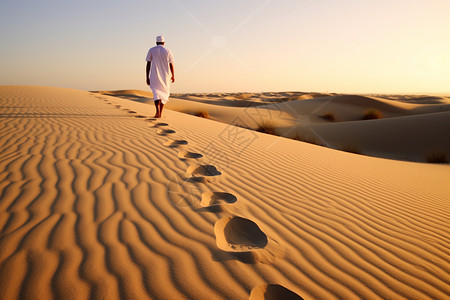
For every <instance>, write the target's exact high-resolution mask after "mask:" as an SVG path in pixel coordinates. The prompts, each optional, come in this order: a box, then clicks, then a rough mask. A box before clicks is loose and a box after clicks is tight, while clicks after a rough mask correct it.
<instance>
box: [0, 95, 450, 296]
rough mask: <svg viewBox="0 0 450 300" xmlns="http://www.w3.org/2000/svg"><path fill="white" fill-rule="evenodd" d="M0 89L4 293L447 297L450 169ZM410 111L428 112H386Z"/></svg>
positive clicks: (121, 102)
mask: <svg viewBox="0 0 450 300" xmlns="http://www.w3.org/2000/svg"><path fill="white" fill-rule="evenodd" d="M0 99H1V105H0V109H1V115H2V118H0V124H1V128H2V130H1V134H0V145H1V157H0V178H1V181H0V199H1V200H0V291H1V295H2V298H4V299H19V298H20V299H51V298H56V299H119V298H122V299H249V298H250V299H276V298H277V297H282V298H285V299H289V298H287V297H291V298H292V299H301V298H303V299H446V298H448V295H450V288H449V286H450V285H449V283H450V275H449V274H450V268H449V264H448V257H449V255H450V248H449V245H450V233H449V230H448V224H449V223H450V210H449V203H450V193H449V190H448V187H449V186H450V176H449V175H450V169H449V167H448V165H434V164H422V163H411V162H403V161H395V160H386V159H380V158H374V157H367V156H361V155H354V154H350V153H346V152H342V151H336V150H333V149H328V148H325V147H319V146H316V145H311V144H307V143H301V142H299V141H295V140H292V139H286V138H282V137H279V136H274V135H267V134H262V133H259V132H255V131H253V130H248V129H245V128H241V127H235V126H231V125H229V124H226V123H223V122H216V121H214V120H208V119H203V118H197V117H194V116H191V115H187V114H182V113H179V112H176V111H171V110H167V111H165V117H164V118H162V119H159V120H156V119H152V118H149V117H148V116H149V115H153V113H154V110H153V107H152V106H149V105H148V104H145V103H140V102H138V101H130V100H128V99H124V98H121V97H113V96H107V95H99V94H94V93H89V92H84V91H77V90H69V89H60V88H47V87H1V88H0ZM316 100H317V99H316ZM180 101H181V100H180ZM294 101H296V100H294ZM299 101H311V100H299ZM286 102H287V101H284V102H283V103H286ZM289 102H291V101H289ZM306 103H307V102H306ZM235 108H236V107H230V109H235ZM269 111H270V110H269ZM266 112H267V110H266ZM393 113H394V114H395V113H397V112H396V111H394V112H393ZM288 114H289V113H287V112H283V114H282V115H283V116H287V115H288ZM432 115H433V116H432V117H435V116H441V115H442V116H443V117H442V119H439V122H442V121H444V120H445V119H447V118H448V113H447V112H442V113H433V114H432ZM136 116H143V117H142V118H137V117H136ZM401 118H431V117H430V116H429V115H427V114H421V115H410V116H401V117H399V118H397V117H392V118H386V119H383V120H380V121H384V122H400V121H401ZM291 120H292V119H286V120H283V122H286V123H287V122H290V121H291ZM414 120H416V121H418V122H419V121H420V122H425V121H424V120H422V119H420V120H419V119H414ZM378 121H379V120H374V121H361V122H367V124H370V122H371V123H372V124H373V123H375V122H378ZM439 122H437V123H439ZM345 123H346V122H342V123H336V125H342V126H345ZM350 123H352V122H350ZM321 124H325V123H324V122H322V123H321ZM360 124H363V123H360ZM386 124H387V123H386ZM424 124H425V123H424ZM317 125H320V124H317ZM325 125H328V124H325ZM367 126H369V125H367ZM386 126H387V127H389V126H388V125H386ZM197 154H198V155H197ZM209 177H212V178H209ZM300 297H301V298H300Z"/></svg>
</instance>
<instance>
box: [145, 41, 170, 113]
mask: <svg viewBox="0 0 450 300" xmlns="http://www.w3.org/2000/svg"><path fill="white" fill-rule="evenodd" d="M146 61H147V67H146V78H147V85H149V86H150V88H151V89H152V93H153V100H154V101H155V107H156V114H155V118H161V115H162V111H163V108H164V104H166V103H167V101H169V95H170V81H169V80H171V81H172V82H175V74H174V70H173V56H172V52H170V50H169V49H167V48H166V47H164V37H163V36H162V35H160V36H157V37H156V46H155V47H153V48H150V50H149V51H148V54H147V59H146ZM169 70H170V73H169ZM170 75H172V77H170Z"/></svg>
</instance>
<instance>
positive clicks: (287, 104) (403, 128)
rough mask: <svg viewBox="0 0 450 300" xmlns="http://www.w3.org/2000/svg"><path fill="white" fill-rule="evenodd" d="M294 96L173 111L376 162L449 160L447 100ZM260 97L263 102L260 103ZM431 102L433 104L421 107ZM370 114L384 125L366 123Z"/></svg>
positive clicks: (181, 104)
mask: <svg viewBox="0 0 450 300" xmlns="http://www.w3.org/2000/svg"><path fill="white" fill-rule="evenodd" d="M292 94H295V93H274V94H271V95H270V96H271V97H270V101H267V99H269V98H264V94H262V95H259V94H250V95H251V96H248V97H247V98H245V101H246V102H245V107H241V106H239V105H232V104H229V102H230V101H229V100H227V101H222V102H220V100H217V99H220V97H218V96H217V95H216V98H215V99H216V100H214V101H211V99H212V98H214V97H212V96H211V95H203V96H202V95H196V96H195V97H196V100H195V101H190V97H191V96H190V95H185V96H183V95H181V96H180V98H175V99H173V100H172V101H170V102H169V104H168V108H169V109H172V110H176V111H181V112H185V113H189V114H193V115H195V114H196V113H198V112H206V113H207V114H208V116H209V118H211V119H213V120H216V121H221V122H224V123H228V124H233V125H237V126H241V127H245V128H252V129H255V130H257V129H258V128H261V126H262V125H265V124H266V125H265V126H269V127H271V128H273V130H272V131H273V132H274V133H275V134H276V135H280V136H284V137H287V138H293V139H297V140H301V141H307V142H310V143H314V144H318V145H322V146H326V147H329V148H333V149H337V150H350V151H354V152H359V153H361V154H364V155H370V156H375V157H382V158H389V159H398V160H406V161H416V162H427V161H428V160H429V157H430V156H434V155H439V156H440V155H443V156H446V157H447V158H448V159H450V140H449V139H445V138H443V137H444V136H448V135H450V118H449V117H448V112H450V100H449V98H448V97H418V98H417V97H413V96H407V95H406V96H399V95H397V96H383V95H376V96H370V97H369V96H359V95H325V94H317V93H309V94H308V93H301V95H300V96H293V95H292ZM257 96H260V97H262V98H261V99H260V100H259V101H257V100H256V97H257ZM314 96H319V97H318V98H312V97H314ZM221 97H222V99H223V98H224V97H225V96H224V95H222V96H221ZM228 97H229V98H230V97H231V96H228ZM289 97H290V98H289ZM296 97H297V98H298V97H300V98H303V100H297V98H296ZM287 98H289V99H290V101H286V99H287ZM430 98H432V99H433V101H432V103H431V104H430V103H429V102H426V101H422V100H423V99H430ZM201 99H203V101H202V100H201ZM233 99H234V100H233V101H234V102H237V101H239V99H237V98H236V96H235V98H233ZM249 99H251V101H249ZM418 99H419V100H418ZM420 99H422V100H420ZM427 101H428V100H427ZM226 103H228V104H226ZM370 111H376V112H377V113H378V114H379V115H380V116H381V119H378V120H370V121H363V120H362V118H363V117H364V114H365V113H366V112H370ZM327 115H331V117H332V118H333V122H330V121H329V120H327ZM405 137H406V138H405ZM448 159H447V160H448Z"/></svg>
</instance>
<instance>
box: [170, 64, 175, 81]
mask: <svg viewBox="0 0 450 300" xmlns="http://www.w3.org/2000/svg"><path fill="white" fill-rule="evenodd" d="M169 67H170V72H172V82H175V71H174V70H173V64H172V63H170V64H169Z"/></svg>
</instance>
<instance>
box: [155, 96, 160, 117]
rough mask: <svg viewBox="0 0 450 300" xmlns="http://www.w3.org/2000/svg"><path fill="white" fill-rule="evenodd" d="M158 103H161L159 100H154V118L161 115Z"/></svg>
mask: <svg viewBox="0 0 450 300" xmlns="http://www.w3.org/2000/svg"><path fill="white" fill-rule="evenodd" d="M160 103H161V100H155V107H156V114H155V118H159V117H161V111H160V110H159V104H160Z"/></svg>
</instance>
